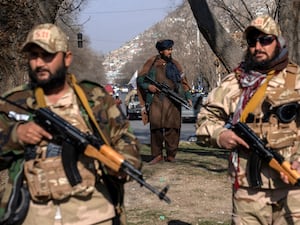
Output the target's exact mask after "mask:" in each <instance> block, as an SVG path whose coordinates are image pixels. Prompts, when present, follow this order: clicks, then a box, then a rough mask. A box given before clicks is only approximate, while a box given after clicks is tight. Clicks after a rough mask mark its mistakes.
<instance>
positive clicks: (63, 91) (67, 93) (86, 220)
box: [0, 24, 141, 225]
mask: <svg viewBox="0 0 300 225" xmlns="http://www.w3.org/2000/svg"><path fill="white" fill-rule="evenodd" d="M22 51H23V52H25V53H26V56H27V58H28V63H29V77H30V82H29V83H28V84H24V85H22V86H21V87H17V88H15V89H14V90H13V91H11V92H9V93H6V94H5V95H4V97H5V98H7V99H9V100H10V101H13V102H15V103H18V104H19V105H21V106H22V107H23V108H26V109H38V108H39V107H47V108H49V109H50V110H52V111H53V112H55V113H56V114H58V115H59V116H61V117H62V118H64V119H65V120H66V121H68V122H69V123H70V124H71V125H73V126H74V127H76V128H78V129H79V130H81V131H82V132H84V133H87V132H89V133H93V134H94V135H95V136H97V137H102V138H103V139H104V140H105V143H106V144H108V145H111V146H112V148H114V149H115V150H117V151H119V152H120V153H121V154H122V155H123V156H124V157H125V159H126V160H127V161H129V162H130V163H132V164H133V165H134V166H135V167H136V168H138V169H140V167H141V160H140V156H139V149H138V143H137V139H136V138H135V136H134V135H133V134H132V133H130V132H129V123H128V121H127V120H126V119H125V118H124V116H123V115H122V113H121V112H120V110H119V108H118V107H117V105H116V104H115V101H114V99H113V97H112V96H110V95H109V94H108V93H107V92H106V91H105V89H104V88H103V87H102V86H100V85H98V84H96V83H93V82H89V81H83V82H80V83H77V81H76V79H75V76H74V75H73V74H69V73H67V69H68V68H69V66H70V65H71V62H72V53H71V51H70V50H69V48H68V37H67V36H66V35H65V34H64V33H63V32H62V30H61V29H60V28H59V27H57V26H55V25H53V24H41V25H38V26H36V27H34V28H33V29H32V30H31V31H30V32H29V34H28V36H27V39H26V41H25V43H24V45H23V47H22ZM84 103H87V104H84ZM0 109H1V110H0V111H1V114H0V135H1V139H0V145H1V151H0V154H1V157H0V158H1V159H2V158H5V157H7V158H8V159H9V160H11V161H12V160H13V159H18V160H20V159H24V158H25V163H24V174H25V179H24V185H23V187H28V190H29V192H30V205H29V209H28V212H27V214H26V217H25V219H23V220H24V221H23V222H22V218H20V220H21V222H22V224H28V225H34V224H41V223H42V224H43V225H48V224H49V225H50V224H51V225H52V224H65V225H66V224H80V225H81V224H101V225H115V224H126V218H125V214H124V208H123V191H124V190H123V185H124V182H126V181H127V180H128V179H127V177H126V176H125V175H124V174H123V173H121V172H115V171H112V170H111V169H110V168H108V167H105V166H104V165H102V163H100V162H99V161H97V160H95V159H92V158H89V157H87V156H85V155H83V154H79V155H78V161H77V162H75V163H77V167H78V170H79V173H80V176H81V178H82V182H81V183H78V184H76V185H70V183H69V181H68V179H67V177H66V174H65V171H64V168H63V165H62V159H61V158H62V157H61V152H62V151H64V146H65V145H64V144H65V143H64V142H63V143H58V141H57V140H56V139H55V135H56V134H55V133H48V132H47V131H46V130H44V129H43V128H42V127H41V126H39V125H38V124H37V123H35V122H34V121H33V120H32V115H29V112H27V111H24V110H22V109H20V108H17V107H15V106H13V105H11V104H9V103H7V102H4V101H2V102H1V104H0ZM89 109H90V112H91V113H88V111H89ZM96 121H97V122H96ZM97 127H98V129H97ZM67 147H70V148H74V150H75V151H76V146H67ZM77 151H78V149H77ZM8 156H9V157H8ZM12 165H14V164H12ZM21 165H23V164H21ZM20 168H22V167H20ZM12 179H14V178H13V177H11V181H13V180H12ZM9 187H11V186H10V184H8V185H7V189H9ZM3 199H4V200H7V201H8V199H7V196H6V197H5V194H4V197H3ZM3 199H2V200H3ZM1 204H2V205H1V206H3V204H5V202H4V203H3V202H2V203H1ZM24 205H26V204H24ZM15 216H20V215H18V214H17V213H16V215H15ZM120 217H121V218H120Z"/></svg>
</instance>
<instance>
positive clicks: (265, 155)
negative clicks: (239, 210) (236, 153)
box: [231, 122, 300, 186]
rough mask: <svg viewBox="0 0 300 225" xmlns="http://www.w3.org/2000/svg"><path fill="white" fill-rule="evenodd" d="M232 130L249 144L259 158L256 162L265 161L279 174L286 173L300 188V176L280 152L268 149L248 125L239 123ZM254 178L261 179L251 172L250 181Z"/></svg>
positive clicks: (258, 183)
mask: <svg viewBox="0 0 300 225" xmlns="http://www.w3.org/2000/svg"><path fill="white" fill-rule="evenodd" d="M231 129H232V130H233V131H234V132H235V133H236V134H237V135H238V136H239V137H240V138H242V139H243V140H244V141H245V142H247V143H248V145H249V146H250V149H251V150H252V151H253V153H254V154H256V155H257V156H258V157H254V158H255V159H256V160H263V161H265V162H266V163H268V165H269V166H270V167H271V168H273V169H274V170H276V171H277V172H279V173H280V172H282V173H284V174H285V175H286V176H287V177H288V180H289V182H290V183H291V184H293V185H297V186H300V174H299V173H298V172H297V170H294V169H292V168H291V164H290V163H289V162H288V161H286V160H284V157H283V156H282V155H280V154H279V153H278V152H276V151H274V150H272V149H270V148H267V147H266V145H265V143H264V142H263V141H262V140H261V139H260V138H259V137H257V135H256V134H255V133H254V132H253V131H252V130H251V129H250V127H248V126H247V124H245V123H241V122H238V123H236V124H234V125H233V126H232V128H231ZM250 163H255V165H260V163H258V162H250ZM259 170H260V168H259ZM257 171H258V170H257ZM258 172H260V171H258ZM252 176H254V177H260V176H259V175H258V174H254V175H251V171H250V180H251V179H252V178H251V177H252ZM254 180H255V179H254ZM256 184H257V185H261V184H260V182H259V181H258V182H256Z"/></svg>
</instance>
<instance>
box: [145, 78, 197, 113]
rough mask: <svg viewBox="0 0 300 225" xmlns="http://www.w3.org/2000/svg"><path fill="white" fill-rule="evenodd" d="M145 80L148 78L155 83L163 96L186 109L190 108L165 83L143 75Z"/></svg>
mask: <svg viewBox="0 0 300 225" xmlns="http://www.w3.org/2000/svg"><path fill="white" fill-rule="evenodd" d="M145 79H146V80H149V81H150V82H151V83H152V84H153V85H155V86H156V87H157V88H158V89H159V90H160V91H161V92H162V93H163V94H164V95H165V96H167V97H168V98H170V99H171V100H172V101H174V102H177V103H179V104H181V105H183V106H184V107H185V108H186V109H191V107H190V106H189V105H188V103H187V102H186V101H185V100H184V99H183V98H181V97H180V96H179V95H178V94H177V93H176V92H175V91H173V90H171V89H170V87H169V86H168V85H167V84H164V83H159V82H157V81H155V80H153V79H152V78H150V77H149V76H148V75H146V76H145Z"/></svg>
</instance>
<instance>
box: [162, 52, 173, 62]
mask: <svg viewBox="0 0 300 225" xmlns="http://www.w3.org/2000/svg"><path fill="white" fill-rule="evenodd" d="M160 57H161V58H162V59H163V60H165V61H166V62H171V61H172V55H171V54H170V55H168V56H167V55H164V54H160Z"/></svg>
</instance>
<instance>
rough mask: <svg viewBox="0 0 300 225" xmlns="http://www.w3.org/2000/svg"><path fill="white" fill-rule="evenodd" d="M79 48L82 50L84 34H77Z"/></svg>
mask: <svg viewBox="0 0 300 225" xmlns="http://www.w3.org/2000/svg"><path fill="white" fill-rule="evenodd" d="M77 43H78V48H82V33H77Z"/></svg>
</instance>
